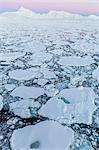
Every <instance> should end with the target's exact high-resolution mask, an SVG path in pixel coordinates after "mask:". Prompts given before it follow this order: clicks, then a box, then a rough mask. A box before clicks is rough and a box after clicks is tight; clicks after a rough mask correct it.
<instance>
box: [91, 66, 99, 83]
mask: <svg viewBox="0 0 99 150" xmlns="http://www.w3.org/2000/svg"><path fill="white" fill-rule="evenodd" d="M92 77H93V78H95V79H97V80H99V67H97V69H95V70H94V71H93V73H92Z"/></svg>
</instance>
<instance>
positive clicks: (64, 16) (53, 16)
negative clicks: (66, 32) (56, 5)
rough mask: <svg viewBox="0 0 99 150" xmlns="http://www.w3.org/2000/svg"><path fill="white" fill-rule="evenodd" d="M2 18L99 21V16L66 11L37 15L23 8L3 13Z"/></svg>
mask: <svg viewBox="0 0 99 150" xmlns="http://www.w3.org/2000/svg"><path fill="white" fill-rule="evenodd" d="M1 16H6V17H7V16H9V17H21V16H22V17H28V18H33V19H99V17H98V16H95V15H90V16H88V17H87V16H82V15H79V14H72V13H68V12H65V11H54V10H52V11H50V12H48V13H43V14H39V13H35V12H33V11H31V10H29V9H26V8H24V7H21V8H20V9H19V10H18V11H16V12H5V13H2V14H1Z"/></svg>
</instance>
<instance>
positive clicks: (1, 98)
mask: <svg viewBox="0 0 99 150" xmlns="http://www.w3.org/2000/svg"><path fill="white" fill-rule="evenodd" d="M2 108H3V97H2V96H1V95H0V110H1V109H2Z"/></svg>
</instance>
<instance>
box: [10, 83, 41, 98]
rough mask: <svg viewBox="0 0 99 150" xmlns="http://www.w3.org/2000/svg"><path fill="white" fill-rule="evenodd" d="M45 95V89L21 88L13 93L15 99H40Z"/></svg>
mask: <svg viewBox="0 0 99 150" xmlns="http://www.w3.org/2000/svg"><path fill="white" fill-rule="evenodd" d="M43 94H44V89H43V88H39V87H28V86H20V87H17V88H16V89H15V90H13V91H12V92H11V95H12V96H13V97H15V96H17V97H21V98H35V99H36V98H38V97H39V96H41V95H43Z"/></svg>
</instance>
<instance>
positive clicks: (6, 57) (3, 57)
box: [0, 52, 25, 63]
mask: <svg viewBox="0 0 99 150" xmlns="http://www.w3.org/2000/svg"><path fill="white" fill-rule="evenodd" d="M24 55H25V53H19V52H18V53H17V52H16V53H5V54H4V53H1V54H0V61H4V62H6V63H10V62H12V61H14V60H15V59H17V58H19V57H21V56H24Z"/></svg>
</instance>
